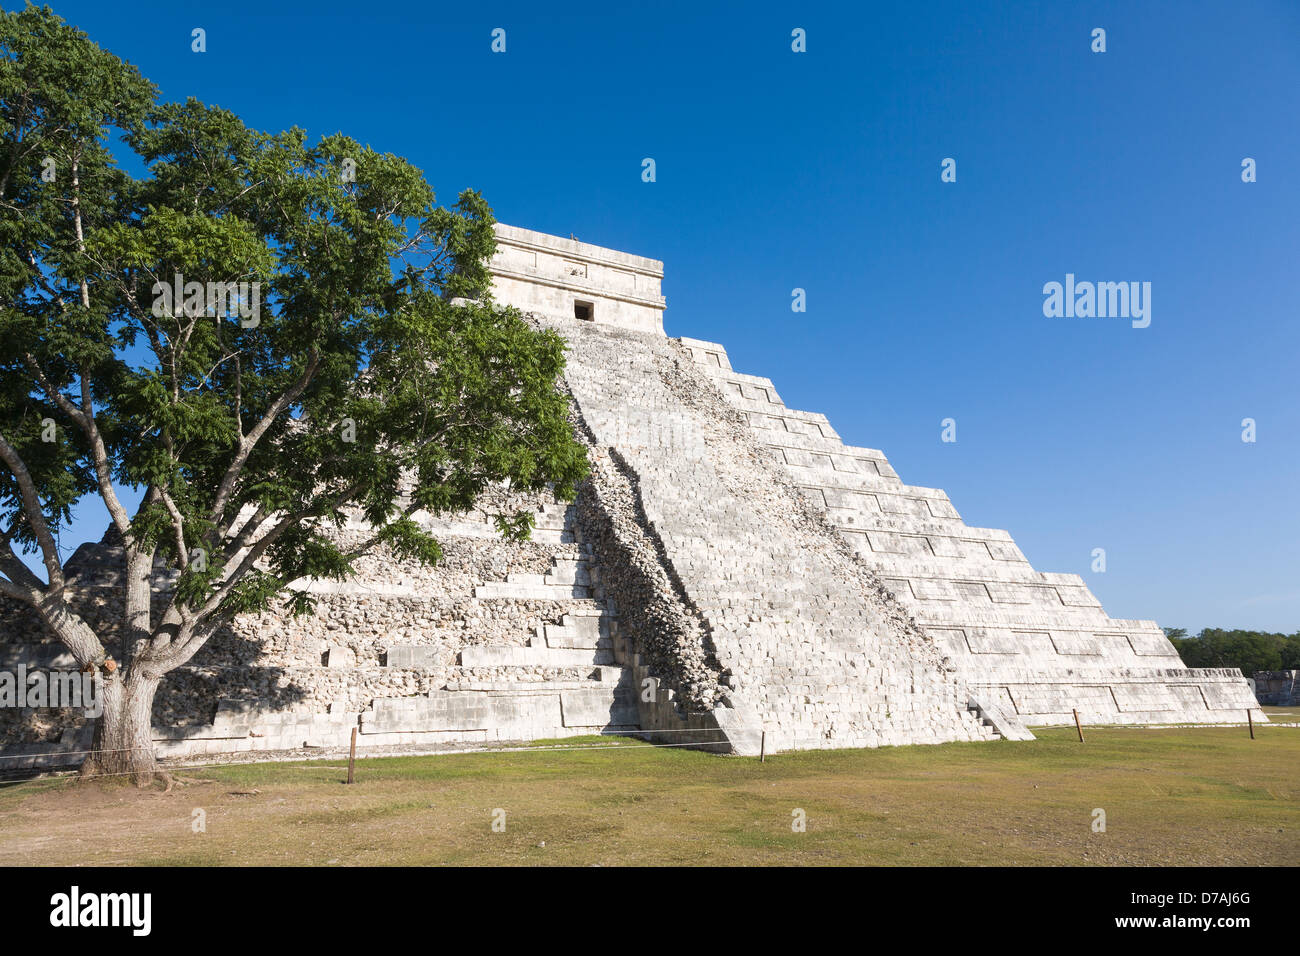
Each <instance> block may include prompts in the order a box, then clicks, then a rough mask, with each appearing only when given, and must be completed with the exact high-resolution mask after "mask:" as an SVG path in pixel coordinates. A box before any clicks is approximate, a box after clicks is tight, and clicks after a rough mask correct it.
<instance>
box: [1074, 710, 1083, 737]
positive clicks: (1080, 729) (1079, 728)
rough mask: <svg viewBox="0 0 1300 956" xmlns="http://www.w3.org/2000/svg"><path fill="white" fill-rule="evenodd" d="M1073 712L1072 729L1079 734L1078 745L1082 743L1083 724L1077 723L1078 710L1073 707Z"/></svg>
mask: <svg viewBox="0 0 1300 956" xmlns="http://www.w3.org/2000/svg"><path fill="white" fill-rule="evenodd" d="M1073 710H1074V729H1075V730H1077V731H1078V732H1079V743H1083V724H1081V723H1079V708H1077V707H1075V708H1073Z"/></svg>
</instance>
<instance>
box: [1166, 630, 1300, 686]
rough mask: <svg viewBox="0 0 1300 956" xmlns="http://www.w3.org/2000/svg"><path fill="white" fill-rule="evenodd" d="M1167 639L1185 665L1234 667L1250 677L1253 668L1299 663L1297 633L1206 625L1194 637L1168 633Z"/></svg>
mask: <svg viewBox="0 0 1300 956" xmlns="http://www.w3.org/2000/svg"><path fill="white" fill-rule="evenodd" d="M1167 630H1173V629H1167ZM1183 633H1184V634H1185V633H1186V632H1185V631H1184V632H1183ZM1169 639H1170V641H1171V642H1172V643H1173V645H1174V649H1175V650H1176V651H1178V656H1179V657H1181V658H1182V660H1183V663H1184V664H1186V665H1187V666H1188V667H1235V668H1237V669H1238V670H1240V671H1241V672H1242V673H1243V674H1245V675H1246V676H1247V677H1250V676H1251V675H1252V674H1254V673H1255V672H1256V671H1274V670H1291V669H1294V668H1296V667H1297V666H1300V634H1291V635H1287V634H1273V633H1268V632H1264V631H1243V630H1232V631H1225V630H1223V629H1221V628H1217V627H1207V628H1204V629H1202V630H1201V632H1200V633H1199V634H1197V635H1196V636H1195V637H1175V636H1174V635H1173V634H1170V638H1169Z"/></svg>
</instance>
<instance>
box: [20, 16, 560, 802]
mask: <svg viewBox="0 0 1300 956" xmlns="http://www.w3.org/2000/svg"><path fill="white" fill-rule="evenodd" d="M0 51H2V52H3V56H2V57H0V100H2V101H3V106H2V107H0V210H3V224H2V225H0V230H2V232H0V339H3V341H5V342H6V343H11V344H12V347H11V350H10V351H8V352H7V353H6V355H5V356H4V357H3V360H0V462H3V465H4V468H3V469H0V544H2V545H3V547H0V573H2V574H3V578H0V594H3V595H5V596H7V597H9V598H12V599H16V600H18V601H22V602H25V603H26V604H29V605H31V607H33V608H34V609H35V611H36V613H37V614H38V615H39V617H40V619H41V620H42V622H43V623H44V625H45V626H46V627H47V628H48V629H49V630H50V631H51V632H52V633H53V634H54V635H55V636H56V637H57V638H58V639H59V640H61V641H62V642H63V643H64V644H65V645H66V646H67V648H68V649H69V650H70V651H71V653H72V654H73V656H74V657H75V659H76V661H77V663H78V664H79V665H80V666H81V667H82V668H83V669H93V670H96V671H98V672H99V673H100V674H101V675H102V679H103V696H104V703H105V709H104V714H103V716H102V717H101V718H100V719H99V721H98V723H97V724H96V728H95V735H94V744H93V752H92V753H91V754H90V756H89V757H88V758H87V760H86V761H85V765H84V767H83V773H84V774H86V775H94V774H110V773H111V774H129V775H131V776H133V777H135V778H136V779H137V781H138V782H140V783H144V782H147V781H148V780H150V779H152V775H153V773H154V772H155V770H156V764H155V760H154V753H153V748H152V742H151V739H150V736H151V735H150V715H151V710H152V702H153V698H154V694H155V691H156V690H157V688H158V685H159V683H160V682H161V681H162V680H163V679H164V678H165V676H166V675H167V674H168V673H169V672H171V671H173V670H175V669H176V668H177V667H180V666H182V665H184V664H185V663H186V662H188V661H189V660H191V659H192V658H193V657H194V655H195V654H196V653H197V652H198V651H199V650H200V649H201V648H202V647H203V646H204V644H205V642H206V641H207V640H208V638H209V637H210V636H211V635H212V634H213V633H214V632H215V631H216V630H217V629H218V628H220V627H221V626H222V625H223V624H226V623H228V622H229V621H230V620H231V619H232V618H233V617H234V616H235V615H237V614H239V613H242V612H248V611H254V610H258V609H262V608H266V607H268V606H270V605H271V604H272V603H273V602H276V601H279V600H281V599H282V598H283V599H284V600H286V601H287V605H288V607H289V609H290V610H291V611H292V612H293V613H304V612H307V611H309V610H310V609H311V599H310V596H309V595H308V594H307V593H306V591H305V590H302V589H301V588H295V587H293V586H292V585H293V582H295V581H297V580H299V579H301V578H310V577H317V578H319V577H329V578H335V579H341V578H344V577H346V576H347V575H348V574H349V573H350V572H351V569H352V562H353V561H354V560H355V559H356V558H357V557H358V556H360V555H361V554H364V553H366V552H368V551H370V550H372V549H374V548H377V547H380V546H386V547H387V548H390V549H391V550H392V551H393V552H395V554H396V555H397V556H399V557H403V558H411V559H416V560H419V561H422V562H436V561H437V560H438V559H439V557H440V553H441V552H440V550H439V547H438V542H437V541H436V540H435V539H434V538H433V537H431V536H430V535H429V534H427V533H426V532H425V531H424V530H422V526H421V524H420V522H419V521H418V520H417V519H418V517H419V513H420V512H430V513H442V512H448V511H459V510H465V509H467V508H469V507H470V506H471V505H472V503H473V502H474V500H475V499H476V498H477V497H478V495H479V494H480V493H481V492H482V491H483V490H484V489H485V488H486V487H487V486H488V485H489V484H490V483H495V482H501V481H509V482H511V483H513V484H514V485H515V486H516V487H522V488H528V489H540V488H543V487H546V486H548V485H549V486H552V487H554V488H555V490H556V492H557V493H558V494H559V495H561V496H563V497H571V496H572V494H573V490H574V487H575V484H576V482H577V481H578V480H580V479H581V477H582V476H583V474H584V473H585V468H586V458H585V452H584V450H583V448H582V446H581V445H580V444H578V443H577V442H576V441H575V439H574V437H573V434H572V431H571V428H570V426H569V424H568V421H567V408H568V406H567V400H566V399H565V398H564V397H563V395H562V394H561V393H560V391H559V390H558V388H557V385H558V381H559V377H560V375H561V373H562V371H563V366H564V346H563V342H562V340H561V339H560V338H559V337H558V336H557V335H555V334H554V333H552V332H542V331H538V330H536V329H533V328H532V327H530V326H529V325H528V324H527V323H526V322H525V321H524V320H523V319H522V318H521V317H520V316H519V314H518V313H517V312H515V311H513V310H508V309H501V308H498V307H496V306H495V305H494V304H493V303H492V302H491V300H490V297H489V296H488V294H487V290H488V284H489V278H490V277H489V274H488V271H487V266H486V263H487V260H488V258H489V257H490V256H491V254H492V251H493V249H494V238H493V231H492V222H493V219H492V215H491V210H490V209H489V208H488V206H487V204H486V202H485V201H484V200H483V198H482V197H481V196H479V195H478V194H477V193H475V192H472V191H466V192H463V193H461V194H460V196H459V199H458V201H457V202H456V204H455V205H454V206H453V207H452V208H450V209H448V208H442V207H439V206H437V205H436V204H435V199H434V194H433V192H432V190H431V189H430V187H429V186H428V184H427V183H426V182H425V180H424V178H423V176H422V174H421V173H420V171H419V170H418V169H416V168H415V167H413V166H412V165H410V164H409V163H407V162H406V161H405V160H403V159H401V158H400V157H397V156H393V155H390V154H380V153H378V152H375V151H374V150H372V149H370V148H369V147H362V146H361V145H360V144H358V143H356V142H355V141H353V140H351V139H349V138H347V137H345V136H343V135H341V134H338V135H333V136H327V137H325V138H324V139H322V140H321V141H320V142H319V143H317V144H316V145H315V146H309V145H308V143H307V138H306V135H305V134H304V132H303V131H302V130H299V129H296V128H295V129H290V130H289V131H287V132H283V133H279V134H275V135H271V134H266V133H261V132H257V131H253V130H250V129H248V128H247V127H245V126H244V124H243V123H242V122H241V121H240V120H239V119H238V118H237V117H236V116H235V115H233V114H232V113H230V112H227V111H225V110H221V109H216V108H211V107H207V106H205V105H203V104H202V103H199V102H197V101H195V100H192V99H191V100H189V101H187V102H186V103H183V104H159V103H158V102H157V101H156V93H155V90H154V88H153V87H152V85H151V84H149V83H148V82H147V81H146V80H144V79H143V78H142V77H141V76H140V75H139V73H138V72H137V71H136V70H135V68H134V67H131V66H129V65H127V64H125V63H123V62H122V61H121V60H119V59H117V58H116V57H114V56H113V55H112V54H110V53H108V52H106V51H104V50H101V49H100V48H99V47H97V46H96V45H95V44H94V43H92V42H91V41H90V40H89V38H88V37H86V35H85V34H83V33H81V32H80V31H78V30H75V29H74V28H72V27H70V26H68V25H66V24H64V23H63V22H62V21H61V20H60V19H59V18H57V17H56V16H54V15H53V14H52V13H51V12H50V11H49V9H48V8H46V9H38V8H36V7H34V6H31V5H29V6H28V7H27V8H26V9H25V10H22V11H20V12H15V13H0ZM113 132H117V133H119V134H120V143H121V145H119V146H118V149H120V150H121V149H124V150H126V151H130V152H133V153H134V154H135V155H136V156H137V157H138V158H139V160H140V161H142V163H143V165H144V168H145V169H146V170H147V175H144V176H143V177H141V178H136V177H133V176H131V175H128V174H127V173H126V172H125V171H124V170H123V169H122V167H121V166H119V165H118V163H117V161H116V158H115V155H114V152H113V149H112V148H111V147H112V145H113V143H112V140H111V139H110V134H111V133H113ZM51 438H53V439H54V440H49V439H51ZM96 493H97V494H98V495H99V496H100V497H101V498H102V499H103V502H104V504H105V505H106V507H107V508H108V512H109V514H110V516H111V519H112V530H113V532H114V533H115V534H116V536H117V538H118V539H119V540H120V542H121V545H122V547H121V555H122V557H121V561H122V570H123V572H124V574H123V578H122V579H123V582H124V583H123V584H122V587H121V591H122V593H121V595H120V597H121V603H122V612H121V618H120V626H118V627H116V628H114V629H113V630H112V632H111V633H110V632H105V633H99V632H97V631H96V630H95V629H94V628H92V627H91V626H90V625H89V624H87V622H86V620H85V619H84V618H83V617H82V616H81V615H80V614H79V613H78V611H77V609H76V607H75V606H74V604H73V602H71V601H70V599H69V594H68V592H67V587H66V585H67V582H66V581H65V578H64V573H63V569H62V567H61V566H60V559H59V552H58V548H57V544H56V538H57V535H58V533H59V530H60V528H61V527H64V526H66V525H67V524H68V523H69V522H70V520H71V518H72V515H73V511H74V508H75V507H76V506H77V504H78V502H79V501H81V500H82V499H83V498H84V497H85V496H87V495H92V494H96ZM137 500H138V505H134V502H135V501H137ZM128 502H131V503H132V504H133V506H131V507H128ZM349 510H351V511H356V512H359V513H360V514H362V515H364V517H365V518H366V519H367V521H368V522H369V525H370V527H371V528H372V529H373V531H372V533H371V534H369V536H368V537H367V538H366V540H365V541H364V542H362V543H361V544H360V545H356V546H350V547H349V548H348V549H347V550H344V549H343V548H342V547H341V546H340V545H339V544H338V543H337V540H338V539H337V537H336V536H333V535H331V533H330V532H331V529H332V528H335V527H337V526H338V525H339V524H341V522H342V520H343V518H344V515H345V513H346V512H347V511H349ZM528 517H529V516H527V515H516V516H502V519H501V527H502V530H503V533H506V534H511V535H516V536H522V535H526V534H527V533H528V531H529V529H530V524H529V521H528ZM15 548H17V549H19V550H15ZM19 551H23V552H28V553H35V554H38V555H39V556H40V559H41V564H42V566H43V569H44V574H43V575H41V574H38V573H36V572H34V571H33V570H31V569H29V568H28V567H27V565H26V564H24V562H23V561H22V559H21V558H20V556H19ZM162 568H166V569H170V570H172V571H174V572H176V573H177V574H178V577H176V580H175V583H174V585H173V586H171V587H170V588H169V589H168V590H166V591H164V592H163V594H162V596H161V599H160V598H158V597H155V598H154V599H153V601H151V594H150V590H151V589H150V585H151V582H152V581H155V580H156V575H157V572H158V570H160V569H162Z"/></svg>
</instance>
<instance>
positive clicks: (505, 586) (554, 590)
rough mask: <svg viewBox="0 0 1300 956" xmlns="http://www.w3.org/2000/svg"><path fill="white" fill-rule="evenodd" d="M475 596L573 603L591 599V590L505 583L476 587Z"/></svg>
mask: <svg viewBox="0 0 1300 956" xmlns="http://www.w3.org/2000/svg"><path fill="white" fill-rule="evenodd" d="M538 577H540V575H538ZM474 596H475V597H476V598H484V599H487V600H502V601H572V600H574V599H588V598H590V597H591V589H590V588H587V587H583V586H581V585H577V584H543V583H537V584H515V583H512V582H510V581H503V582H495V583H492V584H483V585H480V586H478V587H476V588H475V589H474Z"/></svg>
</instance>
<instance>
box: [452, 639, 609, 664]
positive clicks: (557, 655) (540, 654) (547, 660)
mask: <svg viewBox="0 0 1300 956" xmlns="http://www.w3.org/2000/svg"><path fill="white" fill-rule="evenodd" d="M613 663H614V653H613V651H612V650H610V649H608V648H592V649H587V648H554V647H514V646H509V645H491V644H489V645H482V646H478V647H467V648H465V649H464V650H462V651H461V652H460V665H461V667H592V666H595V665H598V664H613Z"/></svg>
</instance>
